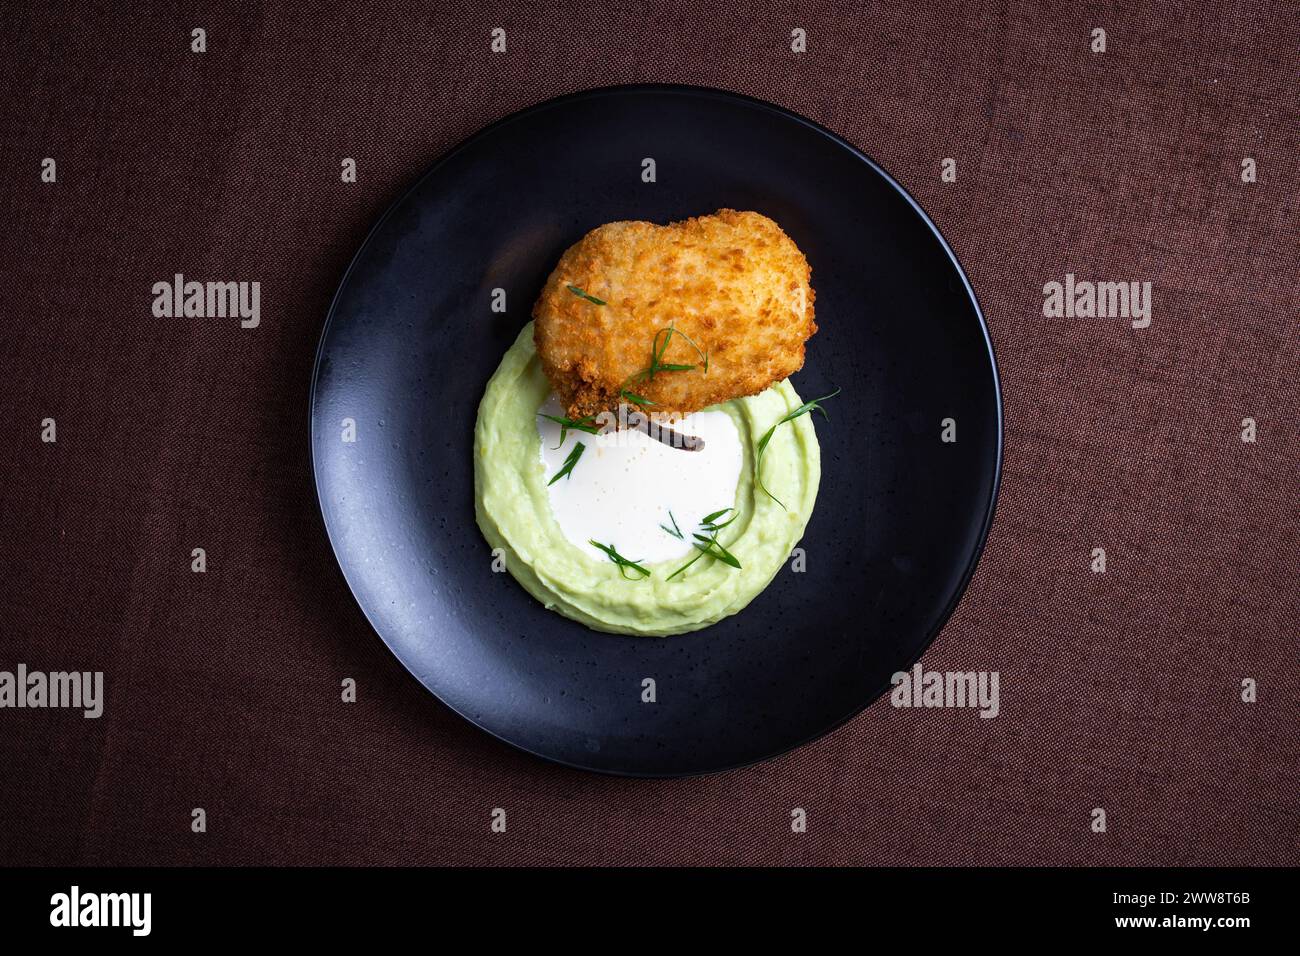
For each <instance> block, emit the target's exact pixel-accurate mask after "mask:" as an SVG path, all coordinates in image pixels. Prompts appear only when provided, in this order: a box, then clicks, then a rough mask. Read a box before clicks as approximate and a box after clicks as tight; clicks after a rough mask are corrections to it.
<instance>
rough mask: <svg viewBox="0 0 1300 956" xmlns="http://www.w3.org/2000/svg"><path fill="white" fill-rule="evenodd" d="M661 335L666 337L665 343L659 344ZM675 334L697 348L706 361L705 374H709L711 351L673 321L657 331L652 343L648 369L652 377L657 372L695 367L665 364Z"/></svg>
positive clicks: (696, 352)
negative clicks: (701, 345)
mask: <svg viewBox="0 0 1300 956" xmlns="http://www.w3.org/2000/svg"><path fill="white" fill-rule="evenodd" d="M661 335H662V336H663V337H664V342H663V345H660V344H659V336H661ZM674 335H680V336H681V337H682V338H684V339H685V340H686V342H687V344H688V345H690V347H691V348H693V349H695V354H696V355H698V356H699V357H700V361H701V362H703V363H704V374H705V375H707V374H708V373H709V353H708V352H706V351H704V350H703V349H701V348H700V347H699V346H698V345H696V344H695V340H694V339H692V338H691V337H690V336H689V335H687V334H686V333H685V332H682V331H681V330H679V329H678V328H676V327H675V325H674V324H673V323H672V322H669V323H668V328H666V329H660V330H659V331H658V332H656V333H655V337H654V341H653V342H651V343H650V367H649V368H648V369H646V371H647V372H649V373H650V378H651V379H653V378H654V377H655V373H656V372H689V371H691V370H692V369H693V368H695V366H694V365H672V364H668V365H665V364H664V361H663V358H664V356H665V355H666V354H667V353H668V345H669V343H671V342H672V340H673V336H674Z"/></svg>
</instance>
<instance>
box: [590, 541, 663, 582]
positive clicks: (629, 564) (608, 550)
mask: <svg viewBox="0 0 1300 956" xmlns="http://www.w3.org/2000/svg"><path fill="white" fill-rule="evenodd" d="M589 542H590V543H591V544H593V545H595V546H596V547H597V548H600V550H602V551H604V552H605V554H606V555H608V557H609V560H611V561H613V562H614V563H615V564H617V565H618V573H619V574H620V575H621V576H622V577H624V578H626V579H627V580H629V581H631V580H634V579H633V578H629V577H628V576H627V571H628V568H631V569H632V570H633V571H635V572H637V574H639V575H641V577H643V578H648V577H650V572H649V571H648V570H646V569H645V568H643V567H641V565H639V564H637V562H636V561H632V560H630V559H628V558H625V557H623V555H621V554H619V553H618V552H617V551H616V550H614V546H613V545H612V544H601V543H600V542H599V541H596V540H595V539H594V538H593V539H589ZM638 560H640V559H638Z"/></svg>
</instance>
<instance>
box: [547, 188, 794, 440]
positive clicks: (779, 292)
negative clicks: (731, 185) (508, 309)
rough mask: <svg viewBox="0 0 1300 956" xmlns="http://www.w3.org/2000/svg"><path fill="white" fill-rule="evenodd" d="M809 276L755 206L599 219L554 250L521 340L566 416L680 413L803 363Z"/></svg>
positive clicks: (751, 389) (741, 392)
mask: <svg viewBox="0 0 1300 956" xmlns="http://www.w3.org/2000/svg"><path fill="white" fill-rule="evenodd" d="M811 277H812V270H811V268H810V267H809V265H808V260H807V259H806V258H804V255H803V253H802V252H800V251H799V247H798V246H796V245H795V243H794V241H793V240H792V239H790V237H789V236H787V235H786V234H785V233H784V232H783V231H782V230H781V227H780V226H778V225H777V224H776V223H775V222H773V221H772V220H771V219H769V218H767V217H766V216H763V215H760V214H759V213H756V212H737V211H736V210H734V209H719V210H718V211H717V212H716V213H714V214H713V215H710V216H697V217H695V218H693V219H686V220H683V221H682V222H675V223H672V224H670V225H667V226H657V225H655V224H654V223H649V222H611V223H607V224H605V225H603V226H600V227H599V228H597V229H594V230H592V231H591V232H589V233H587V235H585V236H584V237H583V238H582V239H581V240H579V241H578V242H577V243H575V244H574V245H572V246H570V247H569V248H568V249H567V250H566V251H565V253H564V255H563V256H561V257H560V261H559V263H557V265H556V266H555V269H554V271H552V273H551V275H550V278H548V279H547V281H546V286H545V288H543V290H542V294H541V295H540V296H539V297H538V299H537V303H536V304H535V305H534V306H533V319H534V320H535V324H534V331H533V339H534V342H535V344H536V346H537V354H538V355H539V356H540V357H541V361H542V368H543V370H544V371H545V372H546V376H547V378H548V379H549V380H550V382H551V385H552V387H553V388H554V389H555V391H556V394H557V395H558V396H559V398H560V402H561V404H562V405H563V406H564V407H565V410H566V413H567V414H568V415H569V416H570V417H571V418H574V419H579V418H582V417H584V416H587V415H598V414H600V413H601V412H603V411H607V410H613V409H615V408H616V407H617V406H618V405H619V404H620V403H628V404H636V405H641V406H642V407H643V408H645V409H646V410H647V411H653V412H659V413H664V414H667V415H673V416H675V415H685V414H688V413H690V412H694V411H698V410H699V409H702V408H707V407H709V406H710V405H716V404H717V403H719V402H724V401H727V400H729V399H732V398H741V397H744V396H746V395H756V394H758V393H759V392H762V391H764V390H765V389H767V388H768V387H769V386H771V385H773V384H775V383H776V382H780V381H782V380H783V379H786V378H788V377H789V376H790V375H792V374H794V373H795V372H797V371H798V370H799V369H800V368H802V367H803V360H804V342H805V341H806V340H807V339H808V337H809V336H811V335H812V334H813V333H814V332H816V331H817V326H816V324H815V322H814V321H813V299H814V292H813V288H812V285H811V284H810V282H811ZM670 330H671V331H670Z"/></svg>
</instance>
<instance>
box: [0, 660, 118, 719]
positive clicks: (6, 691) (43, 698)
mask: <svg viewBox="0 0 1300 956" xmlns="http://www.w3.org/2000/svg"><path fill="white" fill-rule="evenodd" d="M0 707H17V708H23V707H71V708H74V709H80V710H81V711H82V716H83V717H88V718H90V719H92V720H93V719H94V718H96V717H98V716H99V715H100V714H102V713H103V712H104V672H103V671H50V672H49V673H46V672H45V671H29V670H28V669H27V665H26V664H19V665H18V669H17V671H0Z"/></svg>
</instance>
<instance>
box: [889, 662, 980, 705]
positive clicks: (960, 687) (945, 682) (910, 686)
mask: <svg viewBox="0 0 1300 956" xmlns="http://www.w3.org/2000/svg"><path fill="white" fill-rule="evenodd" d="M889 682H890V683H891V684H893V685H894V689H893V690H892V691H891V692H890V694H889V702H890V703H891V704H893V705H894V706H895V707H978V708H979V711H980V717H983V718H985V719H987V718H990V717H996V716H997V715H998V712H999V711H1000V710H1001V704H1000V702H999V697H998V682H999V675H998V672H997V671H925V670H922V669H921V665H920V664H919V663H918V664H916V665H914V666H913V667H912V669H911V670H910V671H896V672H895V673H894V676H893V677H891V678H890V679H889Z"/></svg>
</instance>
